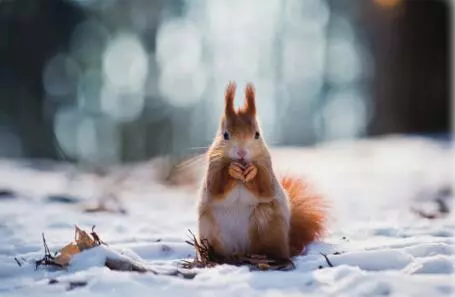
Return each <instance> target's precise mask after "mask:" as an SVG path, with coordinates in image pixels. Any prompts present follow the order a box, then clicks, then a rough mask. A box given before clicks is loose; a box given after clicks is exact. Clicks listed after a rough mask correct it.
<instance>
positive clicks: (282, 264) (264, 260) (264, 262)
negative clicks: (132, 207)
mask: <svg viewBox="0 0 455 297" xmlns="http://www.w3.org/2000/svg"><path fill="white" fill-rule="evenodd" d="M188 231H189V233H190V235H191V236H190V239H191V241H190V240H187V241H185V242H186V243H187V244H189V245H191V246H193V247H194V248H195V249H196V257H195V258H194V259H193V261H185V260H184V261H182V267H183V268H187V269H191V268H195V267H197V268H205V267H213V266H215V265H218V264H229V265H235V266H241V265H248V266H250V268H251V269H252V270H270V269H273V270H292V269H294V268H295V265H294V263H293V262H292V260H290V259H272V258H268V257H267V256H265V255H249V256H231V257H223V256H220V255H217V254H216V253H215V251H214V250H213V248H212V247H211V246H210V244H209V243H208V241H207V240H205V239H203V240H200V242H199V241H198V240H197V239H196V236H195V235H194V234H193V232H191V230H188Z"/></svg>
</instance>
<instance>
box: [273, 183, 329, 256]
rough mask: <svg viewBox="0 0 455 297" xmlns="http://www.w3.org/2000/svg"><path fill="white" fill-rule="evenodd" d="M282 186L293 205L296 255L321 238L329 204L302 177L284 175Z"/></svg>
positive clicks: (292, 234) (292, 238)
mask: <svg viewBox="0 0 455 297" xmlns="http://www.w3.org/2000/svg"><path fill="white" fill-rule="evenodd" d="M281 186H282V187H283V188H284V190H285V191H286V193H287V195H288V197H289V201H290V207H291V231H290V234H289V240H290V247H291V255H292V256H296V255H298V254H300V253H301V252H302V250H303V249H304V247H305V246H306V245H307V244H309V243H311V242H312V241H314V240H317V239H319V238H320V237H321V236H322V235H323V234H324V232H325V227H326V221H327V204H326V202H325V201H324V200H323V199H322V197H320V196H318V195H316V194H314V193H311V192H310V190H309V189H308V185H307V184H306V183H305V182H304V181H303V180H302V179H300V178H297V177H294V176H284V177H282V179H281Z"/></svg>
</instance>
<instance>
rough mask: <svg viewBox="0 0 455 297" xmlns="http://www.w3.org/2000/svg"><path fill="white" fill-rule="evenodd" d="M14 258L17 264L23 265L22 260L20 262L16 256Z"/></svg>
mask: <svg viewBox="0 0 455 297" xmlns="http://www.w3.org/2000/svg"><path fill="white" fill-rule="evenodd" d="M14 260H15V261H16V263H17V265H19V267H22V264H21V262H19V260H18V259H17V258H16V257H14Z"/></svg>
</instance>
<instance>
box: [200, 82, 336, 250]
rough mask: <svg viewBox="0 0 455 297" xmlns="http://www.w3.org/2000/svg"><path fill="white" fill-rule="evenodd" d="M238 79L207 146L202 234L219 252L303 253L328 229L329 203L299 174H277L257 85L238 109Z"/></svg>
mask: <svg viewBox="0 0 455 297" xmlns="http://www.w3.org/2000/svg"><path fill="white" fill-rule="evenodd" d="M235 91H236V84H235V83H234V82H230V83H229V84H228V85H227V88H226V92H225V108H224V114H223V115H222V117H221V122H220V125H219V129H218V132H217V134H216V137H215V139H214V140H213V143H212V144H211V146H210V147H209V150H208V153H207V158H208V167H207V170H206V172H205V176H204V180H203V184H202V189H201V194H200V197H199V201H198V229H199V234H198V238H199V240H200V241H201V240H207V242H208V244H209V245H210V247H211V248H212V249H213V251H214V252H215V254H217V255H220V256H224V257H229V256H248V255H265V256H267V257H270V258H275V259H289V258H290V257H293V256H296V255H299V254H300V253H301V252H302V251H303V250H304V248H305V246H306V245H307V244H309V243H310V242H312V241H314V240H316V239H318V238H320V236H322V235H323V232H324V230H325V222H326V217H327V216H326V212H325V207H324V205H325V203H324V201H323V200H322V199H321V197H319V196H317V195H314V194H311V193H309V192H308V190H307V185H306V184H305V183H304V182H303V181H302V180H301V179H299V178H297V177H293V176H284V177H282V178H281V179H278V178H277V176H276V175H275V172H274V171H273V169H272V160H271V156H270V153H269V149H268V147H267V145H266V143H265V141H264V139H263V137H262V132H261V127H260V125H259V120H258V117H257V115H256V104H255V89H254V86H253V85H252V84H251V83H249V84H247V86H246V88H245V103H244V105H243V107H241V108H239V109H237V110H235V109H234V98H235Z"/></svg>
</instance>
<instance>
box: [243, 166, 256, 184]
mask: <svg viewBox="0 0 455 297" xmlns="http://www.w3.org/2000/svg"><path fill="white" fill-rule="evenodd" d="M257 173H258V169H257V167H256V166H254V165H253V164H248V166H247V168H246V169H245V172H244V176H245V182H248V181H250V180H252V179H253V178H255V177H256V174H257Z"/></svg>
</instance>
